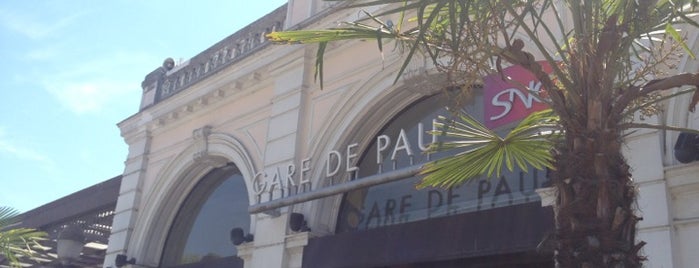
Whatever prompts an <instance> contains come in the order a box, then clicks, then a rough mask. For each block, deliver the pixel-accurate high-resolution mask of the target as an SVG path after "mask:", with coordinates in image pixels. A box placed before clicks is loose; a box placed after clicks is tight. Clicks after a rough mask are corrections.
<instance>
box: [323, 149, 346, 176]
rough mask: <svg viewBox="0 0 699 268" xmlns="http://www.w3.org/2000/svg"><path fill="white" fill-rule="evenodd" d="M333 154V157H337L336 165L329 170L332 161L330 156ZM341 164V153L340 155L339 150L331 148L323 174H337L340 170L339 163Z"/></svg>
mask: <svg viewBox="0 0 699 268" xmlns="http://www.w3.org/2000/svg"><path fill="white" fill-rule="evenodd" d="M333 155H334V156H335V158H336V159H337V165H336V166H335V168H334V169H332V171H330V170H331V169H330V166H331V165H332V164H331V163H332V162H333V161H332V158H333V157H332V156H333ZM341 164H342V155H340V152H338V151H335V150H332V151H330V152H328V162H327V169H326V171H325V176H326V177H332V176H335V175H336V174H337V172H339V171H340V165H341Z"/></svg>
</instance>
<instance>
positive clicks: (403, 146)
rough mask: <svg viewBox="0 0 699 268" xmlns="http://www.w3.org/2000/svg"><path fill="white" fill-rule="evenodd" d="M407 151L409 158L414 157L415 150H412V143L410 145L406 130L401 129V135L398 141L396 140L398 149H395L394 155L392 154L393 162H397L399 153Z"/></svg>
mask: <svg viewBox="0 0 699 268" xmlns="http://www.w3.org/2000/svg"><path fill="white" fill-rule="evenodd" d="M400 150H405V153H406V154H408V156H413V149H411V148H410V143H408V137H407V136H406V134H405V130H404V129H402V128H401V129H400V134H398V139H397V140H396V147H394V148H393V154H391V160H392V161H395V160H396V155H397V154H398V151H400Z"/></svg>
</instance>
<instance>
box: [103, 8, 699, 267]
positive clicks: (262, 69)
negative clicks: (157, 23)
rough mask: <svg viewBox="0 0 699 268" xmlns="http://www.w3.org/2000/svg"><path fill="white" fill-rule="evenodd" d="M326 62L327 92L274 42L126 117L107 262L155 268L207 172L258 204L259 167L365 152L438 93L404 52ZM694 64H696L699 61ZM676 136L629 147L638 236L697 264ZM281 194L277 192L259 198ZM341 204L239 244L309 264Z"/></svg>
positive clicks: (681, 261)
mask: <svg viewBox="0 0 699 268" xmlns="http://www.w3.org/2000/svg"><path fill="white" fill-rule="evenodd" d="M289 5H290V6H289V11H288V13H287V14H288V15H287V21H286V23H287V27H289V26H290V25H296V24H298V23H309V20H308V19H309V18H311V17H313V16H315V15H318V14H321V13H322V12H321V11H322V10H324V9H325V8H327V7H326V6H324V4H322V3H321V2H320V1H316V0H291V1H289ZM335 12H336V13H334V14H333V15H332V16H328V17H326V18H323V19H320V20H316V21H314V22H313V23H312V24H311V25H310V26H308V27H309V28H327V27H332V26H335V22H336V21H338V20H342V18H348V20H352V19H354V18H355V17H356V14H357V13H356V12H353V11H347V10H342V11H335ZM384 47H386V46H384ZM325 56H326V58H325V70H324V71H325V79H324V88H323V89H322V90H321V89H320V87H319V84H318V83H317V82H315V81H314V79H313V74H314V71H315V70H314V63H315V46H269V47H266V48H264V49H263V50H260V51H258V52H256V53H255V54H254V55H252V56H250V57H248V58H245V59H243V60H241V61H240V62H237V63H236V64H234V65H231V66H229V67H227V68H225V69H223V70H221V71H219V72H218V73H217V74H215V75H214V76H211V77H209V78H207V79H205V80H203V81H201V82H199V83H197V84H195V85H193V86H191V87H190V88H188V89H187V90H185V91H182V92H179V93H177V94H176V95H174V96H172V97H170V98H168V99H166V100H163V101H161V102H160V103H158V104H156V105H154V106H150V107H148V108H146V109H144V110H143V111H141V112H139V113H138V114H136V115H134V116H132V117H130V118H128V119H126V120H124V121H123V122H121V123H120V124H119V127H120V128H121V130H122V136H123V137H124V139H125V140H126V142H127V144H128V145H129V155H128V156H127V159H126V161H125V170H124V177H123V181H122V188H121V191H120V197H119V200H118V204H117V209H116V215H115V217H114V224H113V230H112V236H111V238H110V242H109V249H108V251H107V259H106V260H105V264H104V267H109V266H112V265H113V263H114V258H115V256H116V255H117V254H126V255H128V256H129V257H135V258H136V259H137V261H138V263H139V264H143V265H147V266H153V267H155V266H158V264H159V261H160V254H162V252H161V251H162V248H163V245H164V243H165V238H166V236H167V230H169V224H170V222H171V221H172V219H173V218H174V216H175V214H176V212H177V208H178V207H179V204H180V203H181V202H182V201H183V200H184V198H185V196H186V194H187V193H188V191H189V190H190V189H191V188H192V187H194V185H195V184H196V180H198V179H199V178H201V176H203V174H205V173H206V172H207V171H209V170H210V169H212V168H214V167H217V166H220V165H222V164H225V163H226V162H234V163H235V164H236V165H237V166H238V167H239V168H240V169H241V171H242V172H243V175H244V177H245V179H246V183H247V187H248V193H249V196H250V203H251V204H255V203H257V202H258V200H257V199H256V194H255V189H253V179H254V178H255V177H256V175H257V174H258V172H260V171H265V170H274V169H276V168H277V167H279V166H285V165H288V164H289V163H295V164H296V166H297V167H298V166H300V165H299V163H298V161H299V160H300V159H305V158H312V159H322V158H323V157H324V154H325V153H326V152H328V151H330V150H335V149H338V148H343V146H346V145H347V144H350V143H354V142H356V143H358V144H360V145H359V146H360V147H362V146H366V145H367V144H368V143H369V142H370V139H371V137H368V136H363V135H360V134H361V133H376V131H377V130H378V128H380V127H381V126H383V125H384V124H385V123H386V122H387V121H388V120H389V119H390V118H391V117H392V115H394V114H396V113H397V112H398V111H400V110H401V109H402V108H404V107H406V106H407V105H408V104H409V103H411V102H413V101H414V100H416V99H418V98H420V97H421V96H424V95H429V94H431V93H433V92H434V90H435V89H438V88H440V87H439V85H436V84H430V83H426V84H415V83H413V81H414V80H410V78H409V77H406V78H405V79H402V80H399V82H398V83H397V84H394V83H393V81H394V79H395V75H396V73H397V69H398V68H399V67H400V64H401V63H402V62H401V58H400V53H399V52H398V51H393V50H390V49H385V50H384V57H385V59H382V56H381V54H379V53H378V51H377V49H376V44H375V43H374V42H359V41H354V42H344V43H338V44H330V45H329V46H328V50H327V51H326V54H325ZM685 65H686V66H688V67H687V69H690V66H694V65H696V63H693V62H690V63H685ZM425 67H426V66H425V64H423V63H416V64H414V65H411V66H410V68H409V70H408V72H407V73H414V74H423V73H424V68H425ZM418 80H419V79H418ZM430 82H434V81H430ZM147 93H148V94H154V93H153V91H148V92H147ZM147 97H148V98H149V99H152V98H153V97H152V96H151V95H148V96H147ZM669 106H670V107H677V106H682V107H686V105H684V106H683V105H679V104H678V105H669ZM681 113H686V112H685V111H681V110H679V108H675V109H674V110H673V109H668V113H667V114H664V115H661V116H660V117H658V118H659V119H658V118H652V119H651V120H661V121H677V120H678V119H677V118H682V117H684V118H688V119H685V121H684V124H686V125H689V126H693V127H697V126H699V119H697V118H698V117H697V115H696V114H691V115H688V114H684V115H682V116H678V114H681ZM679 121H682V120H679ZM675 138H676V133H672V132H664V131H657V130H653V131H640V132H637V133H634V134H633V135H632V136H630V137H629V138H628V139H627V143H626V144H627V147H625V155H626V156H627V157H628V161H629V164H630V166H631V168H632V172H633V174H634V179H635V181H636V182H637V184H638V187H639V202H638V207H639V211H640V215H642V216H643V218H644V220H643V221H641V222H640V223H639V226H638V227H639V233H638V236H639V237H638V239H640V240H644V241H646V242H648V245H646V246H645V254H646V255H647V256H648V257H649V261H648V262H647V263H646V265H647V267H694V266H695V265H696V264H697V263H699V255H697V254H696V253H694V249H695V248H696V246H697V242H696V241H699V205H698V204H699V164H697V163H696V162H695V163H694V164H687V165H680V164H678V163H677V162H676V161H673V160H672V157H671V154H672V150H671V146H672V144H673V142H674V139H675ZM311 170H312V172H313V174H312V175H313V178H321V177H324V176H321V175H320V173H322V172H324V169H323V163H322V161H315V162H313V163H312V169H311ZM324 183H325V182H323V181H314V182H313V185H316V186H317V185H323V184H324ZM280 195H282V192H281V191H280V190H279V189H276V190H274V191H272V193H271V195H267V194H263V195H262V197H261V201H265V200H268V199H270V198H276V197H279V196H280ZM339 202H340V198H339V197H330V198H326V199H322V200H319V201H312V202H307V203H301V204H297V205H293V206H290V207H286V208H282V209H280V210H278V211H277V212H278V215H267V214H258V215H252V216H251V218H252V226H251V232H252V233H254V235H255V240H254V241H253V242H251V243H246V244H243V245H241V246H239V247H238V251H239V256H240V257H241V258H243V259H244V260H245V267H255V268H257V267H265V268H267V267H270V268H272V267H301V264H302V261H303V260H302V256H303V246H304V245H305V244H306V243H307V242H308V239H309V236H312V235H323V234H328V233H332V232H334V228H335V227H334V226H335V221H336V215H337V210H338V208H339ZM291 212H300V213H302V214H304V215H306V217H307V219H308V220H309V225H311V228H312V229H313V233H312V234H309V233H293V232H290V231H289V230H288V228H287V222H288V215H289V214H290V213H291Z"/></svg>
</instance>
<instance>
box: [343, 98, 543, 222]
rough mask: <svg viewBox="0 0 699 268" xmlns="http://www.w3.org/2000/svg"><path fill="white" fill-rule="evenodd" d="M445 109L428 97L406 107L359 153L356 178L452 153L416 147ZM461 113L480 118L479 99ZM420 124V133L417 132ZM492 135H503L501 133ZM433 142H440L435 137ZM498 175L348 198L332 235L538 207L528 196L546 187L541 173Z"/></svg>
mask: <svg viewBox="0 0 699 268" xmlns="http://www.w3.org/2000/svg"><path fill="white" fill-rule="evenodd" d="M445 106H446V103H445V102H444V96H443V95H437V96H433V97H429V98H426V99H424V100H422V101H419V102H417V103H415V104H413V105H411V106H410V107H408V108H407V109H405V110H404V111H402V112H401V113H400V114H399V115H398V116H396V117H395V118H394V119H393V120H391V122H389V123H388V124H387V125H386V126H385V127H384V128H383V129H382V130H381V131H380V134H379V135H377V138H375V139H374V142H373V144H371V145H370V146H369V147H368V148H367V149H366V151H365V152H364V153H363V155H362V158H361V161H360V162H359V164H358V167H359V172H358V173H359V176H358V178H360V179H361V178H364V177H367V176H370V175H374V174H377V173H381V172H387V171H392V170H396V169H400V168H404V167H408V166H411V165H417V164H420V163H425V162H428V161H431V160H435V159H439V158H442V157H444V156H447V155H451V154H454V153H456V152H455V151H443V152H438V153H434V154H432V155H429V156H428V155H426V154H424V153H423V152H422V150H421V149H420V145H423V146H426V145H427V144H429V143H430V142H431V140H432V137H431V136H430V135H427V134H425V132H427V131H429V130H431V128H432V121H433V119H435V118H437V116H440V115H442V116H445V117H447V118H450V117H452V115H450V113H449V111H447V110H446V109H445V108H444V107H445ZM462 109H464V110H466V111H467V112H468V113H469V114H470V115H471V116H473V117H475V118H477V119H478V118H483V111H484V108H483V98H482V95H480V94H476V95H475V96H473V99H472V100H471V102H470V103H467V104H466V105H465V106H463V108H462ZM420 124H421V125H422V128H420V127H419V125H420ZM498 132H499V133H500V135H504V134H505V133H507V129H500V130H498ZM419 133H423V134H421V135H420V134H419ZM380 136H384V137H386V138H380ZM401 136H402V137H401ZM437 139H438V140H442V141H443V140H445V138H444V137H439V136H438V138H437ZM379 142H381V143H382V144H381V146H379V145H378V143H379ZM380 148H384V149H380ZM379 158H380V159H379ZM501 175H502V176H501V177H500V178H490V179H488V178H476V179H474V180H472V181H470V182H468V183H465V184H463V185H459V186H456V187H454V188H453V189H442V188H427V189H422V190H416V188H415V186H416V184H417V183H419V178H418V177H410V178H406V179H403V180H399V181H394V182H391V183H387V184H381V185H377V186H373V187H370V188H365V189H359V190H355V191H351V192H348V193H346V194H345V196H344V199H343V202H342V206H341V209H340V213H339V216H338V223H337V232H347V231H356V230H366V229H372V228H377V227H382V226H389V225H394V224H400V223H407V222H413V221H419V220H425V219H430V218H436V217H443V216H449V215H454V214H460V213H469V212H475V211H481V210H486V209H493V208H498V207H504V206H511V205H516V204H522V203H528V202H535V201H539V197H538V195H537V194H536V192H535V191H534V190H535V189H537V188H540V187H542V186H543V185H544V184H546V183H547V178H546V176H545V174H544V172H541V171H538V170H529V171H528V172H526V171H522V170H519V169H515V170H514V171H512V172H509V171H507V170H505V172H503V173H502V174H501Z"/></svg>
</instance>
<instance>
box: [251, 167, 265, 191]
mask: <svg viewBox="0 0 699 268" xmlns="http://www.w3.org/2000/svg"><path fill="white" fill-rule="evenodd" d="M266 177H267V175H266V174H265V172H264V171H260V172H257V174H255V177H254V178H253V180H252V190H253V191H255V194H256V195H260V194H262V193H263V192H264V191H265V190H267V181H265V180H264V178H266Z"/></svg>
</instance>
